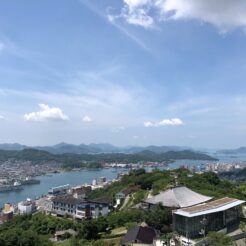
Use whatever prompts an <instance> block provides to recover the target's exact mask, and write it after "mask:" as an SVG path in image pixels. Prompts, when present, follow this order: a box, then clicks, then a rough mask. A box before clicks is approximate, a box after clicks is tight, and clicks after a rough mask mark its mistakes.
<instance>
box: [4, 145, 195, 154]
mask: <svg viewBox="0 0 246 246" xmlns="http://www.w3.org/2000/svg"><path fill="white" fill-rule="evenodd" d="M30 148H31V149H37V150H43V151H47V152H49V153H52V154H68V153H70V154H101V153H125V154H135V153H140V152H143V151H151V152H154V153H157V154H161V153H166V152H169V151H183V150H192V149H191V148H189V147H179V146H154V145H151V146H147V147H139V146H128V147H115V146H113V145H111V144H107V143H100V144H94V143H92V144H88V145H86V144H80V145H74V144H67V143H59V144H56V145H53V146H26V145H21V144H18V143H14V144H0V150H17V151H20V150H24V149H30Z"/></svg>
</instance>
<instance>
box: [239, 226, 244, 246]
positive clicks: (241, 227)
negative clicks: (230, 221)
mask: <svg viewBox="0 0 246 246" xmlns="http://www.w3.org/2000/svg"><path fill="white" fill-rule="evenodd" d="M239 228H240V229H241V231H242V232H243V233H244V242H245V244H246V226H245V223H244V222H243V221H241V222H240V224H239Z"/></svg>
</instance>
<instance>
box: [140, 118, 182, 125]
mask: <svg viewBox="0 0 246 246" xmlns="http://www.w3.org/2000/svg"><path fill="white" fill-rule="evenodd" d="M183 124H184V122H183V121H182V120H181V119H179V118H172V119H163V120H160V121H157V122H153V121H146V122H144V126H145V127H161V126H180V125H183Z"/></svg>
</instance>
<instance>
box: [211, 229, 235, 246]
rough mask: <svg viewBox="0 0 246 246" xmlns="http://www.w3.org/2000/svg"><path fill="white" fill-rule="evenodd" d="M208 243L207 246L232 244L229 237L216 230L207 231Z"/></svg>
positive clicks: (228, 245) (230, 245) (227, 245)
mask: <svg viewBox="0 0 246 246" xmlns="http://www.w3.org/2000/svg"><path fill="white" fill-rule="evenodd" d="M207 239H208V243H209V246H232V245H233V241H232V239H231V238H230V237H228V236H226V235H224V234H223V233H218V232H209V233H208V237H207Z"/></svg>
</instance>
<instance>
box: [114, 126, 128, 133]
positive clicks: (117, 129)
mask: <svg viewBox="0 0 246 246" xmlns="http://www.w3.org/2000/svg"><path fill="white" fill-rule="evenodd" d="M125 129H126V128H125V127H124V126H118V127H114V128H113V129H112V132H113V133H118V132H121V131H124V130H125Z"/></svg>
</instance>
